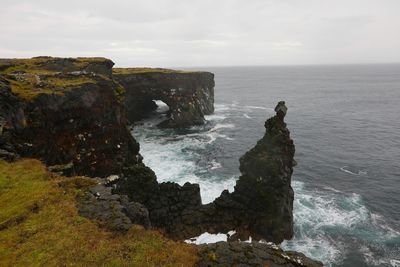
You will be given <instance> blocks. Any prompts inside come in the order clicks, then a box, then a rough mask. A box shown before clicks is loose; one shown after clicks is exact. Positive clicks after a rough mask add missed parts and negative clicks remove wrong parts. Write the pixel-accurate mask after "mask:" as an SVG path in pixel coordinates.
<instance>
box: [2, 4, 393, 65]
mask: <svg viewBox="0 0 400 267" xmlns="http://www.w3.org/2000/svg"><path fill="white" fill-rule="evenodd" d="M38 55H51V56H66V57H76V56H104V57H108V58H111V59H112V60H113V61H114V62H115V63H116V65H117V66H153V67H156V66H162V67H168V66H169V67H170V66H226V65H287V64H290V65H292V64H341V63H385V62H400V0H154V1H151V0H140V1H136V0H107V1H103V0H90V1H85V0H64V1H57V0H31V1H28V0H27V1H18V0H0V57H32V56H38Z"/></svg>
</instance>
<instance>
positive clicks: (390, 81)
mask: <svg viewBox="0 0 400 267" xmlns="http://www.w3.org/2000/svg"><path fill="white" fill-rule="evenodd" d="M198 69H199V68H198ZM200 69H201V68H200ZM204 70H207V71H211V72H213V73H215V81H216V87H215V113H214V114H213V115H210V116H207V117H206V119H207V123H206V124H205V125H204V126H198V127H192V128H190V129H186V130H179V131H177V130H162V129H158V128H157V127H155V125H156V123H157V122H158V121H160V120H162V119H163V116H164V115H163V114H162V112H163V110H165V109H166V108H167V107H165V106H163V105H162V103H160V105H159V110H158V111H157V112H155V113H154V114H152V116H151V117H149V118H147V119H145V120H144V121H142V122H141V124H140V125H136V126H135V127H134V130H133V135H134V136H135V137H136V138H137V139H138V141H139V142H140V145H141V153H142V155H143V156H144V162H145V163H146V164H147V165H148V166H150V167H151V168H152V169H153V170H154V171H155V172H156V174H157V177H158V179H159V181H175V182H177V183H179V184H183V183H185V182H187V181H189V182H194V183H199V184H200V186H201V195H202V199H203V203H208V202H211V201H212V200H213V199H215V198H216V197H217V196H219V194H220V193H221V192H222V190H224V189H229V190H232V189H233V186H234V185H235V180H236V179H237V178H238V177H239V175H240V173H239V157H240V156H241V155H243V154H244V153H245V152H246V151H247V150H249V149H250V148H251V147H253V146H254V145H255V143H256V142H257V140H258V139H260V138H261V137H262V135H263V134H264V121H265V120H266V119H267V118H268V117H270V116H272V115H273V114H274V112H273V108H274V107H275V105H276V103H277V102H278V101H279V100H285V101H286V104H287V106H288V108H289V110H288V115H287V117H286V122H287V124H288V128H289V129H290V131H291V135H292V138H293V139H294V142H295V145H296V155H295V159H296V161H297V162H298V165H297V166H296V167H295V169H294V173H293V176H292V186H293V188H294V191H295V200H294V220H295V235H294V238H293V239H292V240H288V241H285V242H283V243H282V244H280V246H281V247H282V248H284V249H289V250H296V251H301V252H303V253H305V254H306V255H307V256H310V257H312V258H315V259H318V260H321V261H322V262H324V263H325V265H326V266H346V267H347V266H348V267H354V266H360V267H362V266H392V267H397V266H400V65H395V64H392V65H347V66H293V67H283V66H282V67H220V68H204ZM201 240H202V241H201V242H213V241H214V242H215V241H216V240H220V239H219V238H218V236H217V237H216V236H214V237H209V238H204V235H203V238H202V239H201ZM222 240H223V237H222Z"/></svg>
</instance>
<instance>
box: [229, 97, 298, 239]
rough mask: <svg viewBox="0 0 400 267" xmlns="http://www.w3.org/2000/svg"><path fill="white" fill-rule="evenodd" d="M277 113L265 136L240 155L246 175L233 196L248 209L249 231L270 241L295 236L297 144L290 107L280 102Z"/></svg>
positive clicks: (276, 109) (268, 123)
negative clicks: (290, 125)
mask: <svg viewBox="0 0 400 267" xmlns="http://www.w3.org/2000/svg"><path fill="white" fill-rule="evenodd" d="M275 112H276V115H275V116H274V117H272V118H269V119H268V120H267V121H266V122H265V129H266V132H265V135H264V137H263V138H261V139H260V140H259V141H258V142H257V144H256V146H255V147H254V148H252V149H251V150H250V151H248V152H247V153H246V154H244V155H243V156H242V157H241V158H240V171H241V173H242V175H241V176H240V178H239V180H238V181H237V183H236V186H235V191H234V192H233V196H232V197H233V199H235V200H236V201H238V202H239V203H241V204H242V205H243V206H245V207H247V208H248V216H249V218H248V220H249V230H250V232H251V233H252V234H253V235H254V234H255V235H259V236H260V237H263V238H265V239H267V240H275V241H282V240H283V239H290V238H292V236H293V195H294V194H293V189H292V187H291V177H292V173H293V167H294V166H295V165H296V162H295V161H294V153H295V146H294V143H293V140H292V139H291V138H290V132H289V130H288V128H287V127H286V123H285V122H284V118H285V115H286V113H287V107H286V105H285V102H284V101H280V102H279V103H278V105H277V106H276V107H275Z"/></svg>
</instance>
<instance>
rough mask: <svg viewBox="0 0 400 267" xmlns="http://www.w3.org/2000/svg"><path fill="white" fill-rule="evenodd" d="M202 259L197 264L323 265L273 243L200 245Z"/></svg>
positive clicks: (317, 266) (303, 266)
mask: <svg viewBox="0 0 400 267" xmlns="http://www.w3.org/2000/svg"><path fill="white" fill-rule="evenodd" d="M199 248H200V251H199V256H200V260H199V263H198V264H197V266H199V267H211V266H221V267H222V266H236V267H247V266H268V267H322V266H323V265H322V263H321V262H319V261H314V260H311V259H309V258H307V257H306V256H304V254H302V253H299V252H292V251H283V250H281V249H279V248H278V247H276V246H275V245H273V244H265V243H258V242H253V243H242V242H218V243H215V244H209V245H200V246H199Z"/></svg>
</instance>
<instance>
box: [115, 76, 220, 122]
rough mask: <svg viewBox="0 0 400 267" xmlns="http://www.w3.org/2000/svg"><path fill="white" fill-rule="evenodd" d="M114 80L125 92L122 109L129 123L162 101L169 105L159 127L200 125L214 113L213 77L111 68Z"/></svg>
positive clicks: (141, 116)
mask: <svg viewBox="0 0 400 267" xmlns="http://www.w3.org/2000/svg"><path fill="white" fill-rule="evenodd" d="M113 75H114V78H115V79H116V80H117V81H118V82H119V83H120V84H121V85H122V86H123V87H124V88H125V89H126V98H125V106H126V109H127V113H128V118H129V119H130V120H131V121H132V122H133V121H136V120H140V119H141V118H143V116H144V115H145V114H146V113H147V112H149V111H152V110H155V109H156V108H157V106H156V105H155V103H154V101H153V100H162V101H163V102H164V103H166V104H167V105H168V106H169V109H170V110H169V113H168V114H169V118H168V119H167V120H166V121H164V122H162V123H161V124H160V126H161V127H171V128H180V127H188V126H192V125H197V124H202V123H204V115H208V114H211V113H213V112H214V84H215V83H214V74H212V73H209V72H182V71H173V70H163V69H160V70H157V69H150V70H149V71H145V72H144V71H141V70H140V69H139V70H138V69H114V72H113Z"/></svg>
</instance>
